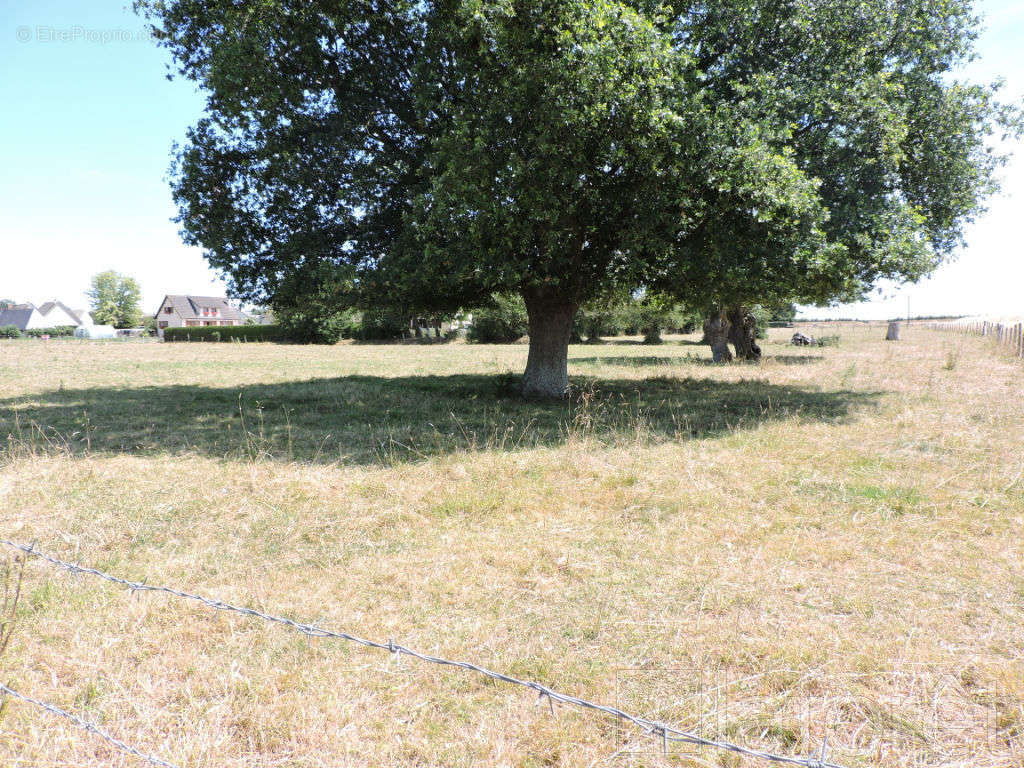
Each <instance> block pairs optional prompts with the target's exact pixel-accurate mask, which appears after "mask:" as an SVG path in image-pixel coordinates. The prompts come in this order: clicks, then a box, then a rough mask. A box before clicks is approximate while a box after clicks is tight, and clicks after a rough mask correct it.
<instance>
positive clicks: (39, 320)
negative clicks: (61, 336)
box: [22, 309, 78, 331]
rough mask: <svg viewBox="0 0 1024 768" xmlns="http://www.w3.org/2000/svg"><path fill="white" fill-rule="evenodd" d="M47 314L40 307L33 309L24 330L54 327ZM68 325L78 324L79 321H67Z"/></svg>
mask: <svg viewBox="0 0 1024 768" xmlns="http://www.w3.org/2000/svg"><path fill="white" fill-rule="evenodd" d="M47 318H48V316H47V315H44V314H42V313H41V312H40V311H39V310H38V309H33V310H32V314H31V315H30V316H29V318H28V322H27V323H25V327H24V328H22V330H23V331H28V330H31V329H32V328H52V327H53V326H54V324H53V323H51V322H50V321H49V320H48V319H47ZM66 325H78V323H66Z"/></svg>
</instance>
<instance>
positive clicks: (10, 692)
mask: <svg viewBox="0 0 1024 768" xmlns="http://www.w3.org/2000/svg"><path fill="white" fill-rule="evenodd" d="M0 693H3V694H4V695H5V696H13V697H14V698H16V699H20V700H21V701H24V702H26V703H28V704H34V705H35V706H37V707H39V708H40V709H45V710H46V711H47V712H49V713H50V714H53V715H57V716H58V717H63V718H65V719H67V720H70V721H71V722H72V723H74V724H75V725H77V726H78V727H79V728H81V729H82V730H83V731H88V732H89V733H92V734H94V735H96V736H99V737H100V738H101V739H103V740H104V741H106V742H107V743H109V744H112V745H113V746H115V747H117V748H118V749H120V750H121V751H122V752H127V753H128V754H130V755H135V756H136V757H138V758H140V759H142V760H145V761H146V762H147V763H149V764H150V765H158V766H160V768H178V766H176V765H175V764H174V763H168V762H167V761H166V760H161V759H160V758H159V757H154V756H153V755H147V754H146V753H145V752H142V751H141V750H138V749H136V748H135V747H133V746H132V745H131V744H125V743H124V742H123V741H121V740H120V739H118V738H117V737H115V736H111V735H110V734H109V733H107V732H106V731H104V730H103V729H102V728H99V727H98V726H96V725H94V724H93V723H90V722H89V721H88V720H83V719H82V718H81V717H79V716H78V715H73V714H71V713H70V712H68V711H67V710H63V709H61V708H60V707H57V706H54V705H53V704H48V703H47V702H45V701H40V700H39V699H33V698H32V697H31V696H26V695H25V694H23V693H18V692H17V691H16V690H14V689H13V688H10V687H8V686H6V685H4V684H3V683H0Z"/></svg>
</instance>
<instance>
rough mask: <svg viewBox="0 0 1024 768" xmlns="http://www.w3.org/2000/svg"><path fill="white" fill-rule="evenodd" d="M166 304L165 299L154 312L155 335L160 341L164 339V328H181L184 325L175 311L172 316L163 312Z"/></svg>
mask: <svg viewBox="0 0 1024 768" xmlns="http://www.w3.org/2000/svg"><path fill="white" fill-rule="evenodd" d="M167 303H168V302H167V298H166V297H165V298H164V300H163V302H162V303H161V304H160V309H158V310H157V311H156V335H157V337H158V338H161V339H162V338H163V337H164V328H181V327H182V326H184V325H185V321H184V320H183V319H182V317H181V315H179V314H178V311H177V309H175V311H174V312H173V313H172V314H167V313H166V312H164V309H165V308H166V305H167Z"/></svg>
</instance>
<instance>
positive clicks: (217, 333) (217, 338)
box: [210, 331, 220, 341]
mask: <svg viewBox="0 0 1024 768" xmlns="http://www.w3.org/2000/svg"><path fill="white" fill-rule="evenodd" d="M210 341H220V331H214V332H213V333H211V334H210Z"/></svg>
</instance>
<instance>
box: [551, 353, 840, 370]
mask: <svg viewBox="0 0 1024 768" xmlns="http://www.w3.org/2000/svg"><path fill="white" fill-rule="evenodd" d="M764 359H765V361H766V362H769V363H778V364H779V365H810V364H812V363H820V362H821V361H822V360H824V359H825V357H824V356H823V355H765V357H764ZM569 363H570V364H574V365H614V366H620V367H622V368H643V367H647V366H652V365H713V366H720V365H725V364H724V363H716V362H715V361H714V360H712V359H711V358H710V357H699V356H697V355H689V354H688V355H636V356H631V355H608V356H601V355H596V356H593V357H570V358H569ZM759 364H760V363H759V362H757V361H755V360H750V361H746V360H734V361H733V362H732V365H759Z"/></svg>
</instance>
